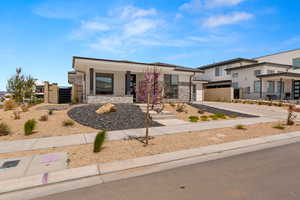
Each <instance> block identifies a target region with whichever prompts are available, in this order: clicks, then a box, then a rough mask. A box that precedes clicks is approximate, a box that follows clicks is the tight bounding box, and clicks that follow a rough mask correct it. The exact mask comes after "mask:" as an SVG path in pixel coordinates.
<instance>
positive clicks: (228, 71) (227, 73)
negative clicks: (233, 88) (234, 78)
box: [225, 66, 231, 75]
mask: <svg viewBox="0 0 300 200" xmlns="http://www.w3.org/2000/svg"><path fill="white" fill-rule="evenodd" d="M230 68H231V66H227V67H226V69H230ZM226 69H225V71H226V75H231V71H230V70H226Z"/></svg>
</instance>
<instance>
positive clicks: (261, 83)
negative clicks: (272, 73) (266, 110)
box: [259, 78, 263, 99]
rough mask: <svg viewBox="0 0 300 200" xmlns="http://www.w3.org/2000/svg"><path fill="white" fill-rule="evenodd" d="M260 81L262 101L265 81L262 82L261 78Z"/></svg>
mask: <svg viewBox="0 0 300 200" xmlns="http://www.w3.org/2000/svg"><path fill="white" fill-rule="evenodd" d="M259 81H260V91H259V92H260V98H261V99H262V97H263V91H262V90H263V81H262V78H260V79H259Z"/></svg>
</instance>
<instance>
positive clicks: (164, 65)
mask: <svg viewBox="0 0 300 200" xmlns="http://www.w3.org/2000/svg"><path fill="white" fill-rule="evenodd" d="M75 59H83V60H93V61H104V62H114V63H126V64H139V65H148V66H149V65H151V66H160V67H169V68H175V70H176V71H186V72H201V73H203V71H202V70H199V69H193V68H189V67H183V66H178V65H171V64H166V63H143V62H134V61H127V60H110V59H100V58H89V57H80V56H73V62H72V67H73V68H74V64H75Z"/></svg>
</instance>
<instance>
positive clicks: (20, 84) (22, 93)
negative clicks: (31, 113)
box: [6, 68, 36, 102]
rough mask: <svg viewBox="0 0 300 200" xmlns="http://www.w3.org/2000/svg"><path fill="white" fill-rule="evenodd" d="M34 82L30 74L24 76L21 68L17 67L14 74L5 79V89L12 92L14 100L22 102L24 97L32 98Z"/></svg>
mask: <svg viewBox="0 0 300 200" xmlns="http://www.w3.org/2000/svg"><path fill="white" fill-rule="evenodd" d="M35 82H36V79H34V78H33V77H32V76H30V75H29V76H24V75H23V74H22V69H21V68H17V69H16V74H15V75H14V76H12V77H11V78H10V79H9V80H8V81H7V87H6V89H7V91H8V92H10V93H12V94H13V97H14V99H15V100H16V102H22V101H23V99H24V98H30V99H31V98H32V97H33V95H34V90H35Z"/></svg>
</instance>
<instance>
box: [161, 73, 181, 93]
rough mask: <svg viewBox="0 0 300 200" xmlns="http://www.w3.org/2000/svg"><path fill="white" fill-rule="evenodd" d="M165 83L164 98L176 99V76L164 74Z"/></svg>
mask: <svg viewBox="0 0 300 200" xmlns="http://www.w3.org/2000/svg"><path fill="white" fill-rule="evenodd" d="M164 83H165V97H166V98H168V99H177V98H178V83H179V81H178V75H173V74H165V75H164Z"/></svg>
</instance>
